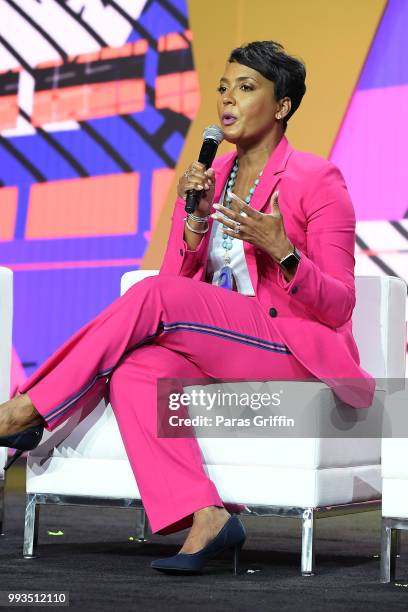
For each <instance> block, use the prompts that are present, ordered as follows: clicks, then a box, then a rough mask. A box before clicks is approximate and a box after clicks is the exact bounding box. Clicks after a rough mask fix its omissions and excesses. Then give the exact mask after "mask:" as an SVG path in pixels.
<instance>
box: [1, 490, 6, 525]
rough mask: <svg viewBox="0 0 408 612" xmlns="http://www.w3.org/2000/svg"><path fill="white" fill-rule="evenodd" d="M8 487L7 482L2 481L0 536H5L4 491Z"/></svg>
mask: <svg viewBox="0 0 408 612" xmlns="http://www.w3.org/2000/svg"><path fill="white" fill-rule="evenodd" d="M5 486H6V480H5V479H4V480H0V536H3V535H4V504H5V499H4V489H5Z"/></svg>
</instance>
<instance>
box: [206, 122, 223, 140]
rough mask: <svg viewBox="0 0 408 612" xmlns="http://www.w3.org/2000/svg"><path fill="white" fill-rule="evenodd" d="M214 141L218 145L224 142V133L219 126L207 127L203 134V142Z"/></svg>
mask: <svg viewBox="0 0 408 612" xmlns="http://www.w3.org/2000/svg"><path fill="white" fill-rule="evenodd" d="M208 139H211V140H215V142H216V143H217V144H220V142H222V141H223V140H224V132H223V130H222V129H221V128H220V126H219V125H209V126H208V127H206V128H205V130H204V132H203V140H208Z"/></svg>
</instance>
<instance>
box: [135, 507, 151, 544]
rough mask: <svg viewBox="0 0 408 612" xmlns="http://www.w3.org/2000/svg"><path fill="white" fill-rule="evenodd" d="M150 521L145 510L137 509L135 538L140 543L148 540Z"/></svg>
mask: <svg viewBox="0 0 408 612" xmlns="http://www.w3.org/2000/svg"><path fill="white" fill-rule="evenodd" d="M148 527H149V521H148V520H147V517H146V512H145V511H144V508H136V525H135V536H136V540H137V541H138V542H145V541H146V540H147V533H148Z"/></svg>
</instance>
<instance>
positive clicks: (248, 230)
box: [211, 191, 293, 261]
mask: <svg viewBox="0 0 408 612" xmlns="http://www.w3.org/2000/svg"><path fill="white" fill-rule="evenodd" d="M231 197H232V198H233V199H234V200H236V201H237V202H239V204H240V205H241V212H236V211H234V210H232V209H231V208H226V207H225V206H223V205H222V204H213V207H214V208H215V209H216V210H217V212H216V213H213V214H212V215H211V217H212V218H213V219H215V220H216V221H219V222H220V223H222V224H223V231H224V232H225V233H226V234H228V235H229V236H232V237H233V238H239V239H240V240H245V241H246V242H249V243H251V244H253V245H254V246H255V247H257V248H259V249H262V250H263V251H265V252H266V253H268V254H269V255H270V256H271V257H272V258H273V259H275V261H280V260H281V259H282V258H283V257H285V256H286V255H288V254H289V253H290V252H291V251H292V250H293V244H292V243H291V242H290V240H289V239H288V237H287V235H286V232H285V226H284V224H283V217H282V215H281V212H280V210H279V200H278V198H279V191H275V193H274V194H273V196H272V212H271V214H265V213H261V212H259V211H258V210H255V209H253V208H251V207H250V206H248V205H247V204H245V202H243V201H242V200H241V199H240V198H238V196H236V195H235V194H231ZM220 213H222V215H225V217H227V218H225V217H223V216H222V215H221V214H220ZM237 223H239V224H240V225H239V226H237ZM237 227H239V232H235V231H234V228H237Z"/></svg>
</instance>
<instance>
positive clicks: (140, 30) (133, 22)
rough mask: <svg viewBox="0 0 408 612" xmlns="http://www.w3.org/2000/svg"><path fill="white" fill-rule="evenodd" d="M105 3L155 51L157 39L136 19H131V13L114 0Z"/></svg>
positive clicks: (107, 0)
mask: <svg viewBox="0 0 408 612" xmlns="http://www.w3.org/2000/svg"><path fill="white" fill-rule="evenodd" d="M106 5H109V6H111V7H112V8H113V9H115V11H116V12H117V13H119V15H121V16H122V17H123V19H126V21H127V22H128V23H129V24H130V25H131V26H132V28H133V29H134V30H136V32H137V33H138V34H140V36H141V37H142V38H145V39H146V40H147V42H148V43H149V46H150V47H152V49H155V50H156V51H157V40H156V39H155V38H154V37H153V36H152V35H151V34H150V32H148V31H147V30H146V28H144V27H143V26H142V25H141V24H140V23H139V22H138V21H137V20H136V19H133V17H131V15H129V14H128V13H127V12H126V11H125V10H123V8H122V7H121V6H119V4H116V2H115V1H114V0H106V1H105V6H106Z"/></svg>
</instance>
